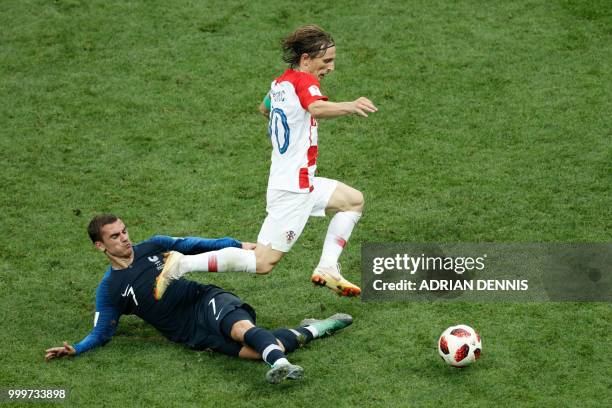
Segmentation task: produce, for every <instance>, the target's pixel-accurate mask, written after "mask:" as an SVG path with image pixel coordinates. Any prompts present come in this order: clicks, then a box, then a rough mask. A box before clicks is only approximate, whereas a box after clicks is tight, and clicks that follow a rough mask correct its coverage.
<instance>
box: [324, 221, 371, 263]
mask: <svg viewBox="0 0 612 408" xmlns="http://www.w3.org/2000/svg"><path fill="white" fill-rule="evenodd" d="M360 218H361V213H358V212H355V211H342V212H339V213H336V215H334V217H333V218H332V219H331V221H330V222H329V227H328V228H327V235H326V236H325V242H324V243H323V252H322V253H321V260H320V261H319V266H320V267H322V268H326V267H330V266H336V264H337V263H338V258H340V254H341V253H342V250H343V249H344V247H345V245H346V241H348V239H349V238H350V237H351V233H352V232H353V228H355V225H356V224H357V222H358V221H359V219H360Z"/></svg>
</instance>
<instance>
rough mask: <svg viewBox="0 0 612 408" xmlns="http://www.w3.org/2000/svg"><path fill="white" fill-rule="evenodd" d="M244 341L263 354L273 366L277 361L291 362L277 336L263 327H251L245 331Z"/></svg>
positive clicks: (264, 358)
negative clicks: (277, 340)
mask: <svg viewBox="0 0 612 408" xmlns="http://www.w3.org/2000/svg"><path fill="white" fill-rule="evenodd" d="M244 342H245V343H246V345H248V346H249V347H251V348H252V349H253V350H255V351H257V352H258V353H259V354H261V359H262V360H263V361H265V362H266V363H268V364H269V365H270V366H273V365H274V364H276V363H281V364H289V361H287V356H285V353H283V350H282V349H281V348H280V346H279V345H278V343H277V342H276V337H274V335H273V334H272V333H271V332H269V331H268V330H266V329H262V328H261V327H251V328H250V329H249V330H247V332H246V333H244Z"/></svg>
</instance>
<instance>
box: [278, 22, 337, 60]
mask: <svg viewBox="0 0 612 408" xmlns="http://www.w3.org/2000/svg"><path fill="white" fill-rule="evenodd" d="M334 45H335V43H334V39H333V38H332V36H331V35H330V34H329V33H327V32H325V30H323V29H322V28H321V27H319V26H317V25H314V24H309V25H305V26H302V27H299V28H298V29H297V30H295V31H294V32H293V33H291V34H289V35H288V36H287V37H286V38H284V39H283V41H282V47H283V61H285V62H286V63H287V64H289V65H290V66H291V68H295V67H297V66H298V65H299V64H300V58H302V54H304V53H306V54H308V55H310V57H311V58H314V57H320V56H322V55H325V51H327V49H328V48H331V47H333V46H334Z"/></svg>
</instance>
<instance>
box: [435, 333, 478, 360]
mask: <svg viewBox="0 0 612 408" xmlns="http://www.w3.org/2000/svg"><path fill="white" fill-rule="evenodd" d="M481 352H482V342H481V341H480V336H479V335H478V333H476V330H474V329H472V328H471V327H470V326H466V325H464V324H460V325H458V326H451V327H449V328H448V329H446V330H444V333H442V335H441V336H440V339H439V340H438V353H440V356H442V359H443V360H444V361H445V362H446V363H447V364H449V365H452V366H453V367H465V366H468V365H470V364H472V363H473V362H474V361H476V360H478V359H479V358H480V353H481Z"/></svg>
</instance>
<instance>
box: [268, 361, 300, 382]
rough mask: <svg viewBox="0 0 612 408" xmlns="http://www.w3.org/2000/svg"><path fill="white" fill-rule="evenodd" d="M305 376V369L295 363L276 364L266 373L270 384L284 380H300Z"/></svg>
mask: <svg viewBox="0 0 612 408" xmlns="http://www.w3.org/2000/svg"><path fill="white" fill-rule="evenodd" d="M303 376H304V369H303V368H302V367H300V366H298V365H294V364H291V363H289V364H287V363H285V364H274V365H273V366H272V368H271V369H270V370H269V371H268V372H267V373H266V381H267V382H269V383H270V384H279V383H281V382H283V381H284V380H286V379H288V380H299V379H301V378H302V377H303Z"/></svg>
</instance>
